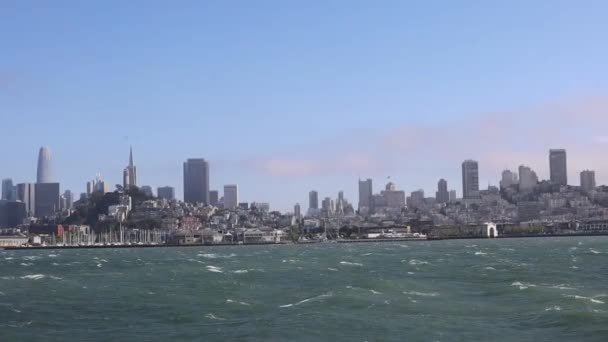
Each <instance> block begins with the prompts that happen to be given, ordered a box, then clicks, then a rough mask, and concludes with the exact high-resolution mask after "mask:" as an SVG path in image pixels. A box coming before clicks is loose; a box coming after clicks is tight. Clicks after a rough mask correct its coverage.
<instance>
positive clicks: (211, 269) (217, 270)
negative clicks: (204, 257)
mask: <svg viewBox="0 0 608 342" xmlns="http://www.w3.org/2000/svg"><path fill="white" fill-rule="evenodd" d="M207 271H209V272H215V273H224V271H222V268H221V267H217V266H207Z"/></svg>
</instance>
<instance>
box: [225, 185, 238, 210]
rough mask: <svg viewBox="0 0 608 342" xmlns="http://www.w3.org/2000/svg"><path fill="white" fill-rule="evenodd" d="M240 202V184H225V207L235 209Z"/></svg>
mask: <svg viewBox="0 0 608 342" xmlns="http://www.w3.org/2000/svg"><path fill="white" fill-rule="evenodd" d="M238 204H239V186H238V185H236V184H231V185H224V209H230V210H234V209H236V207H237V206H238Z"/></svg>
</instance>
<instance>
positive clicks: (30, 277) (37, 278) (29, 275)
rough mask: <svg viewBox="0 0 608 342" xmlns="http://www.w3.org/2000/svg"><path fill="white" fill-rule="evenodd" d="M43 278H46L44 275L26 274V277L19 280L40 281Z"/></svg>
mask: <svg viewBox="0 0 608 342" xmlns="http://www.w3.org/2000/svg"><path fill="white" fill-rule="evenodd" d="M44 277H46V276H45V275H44V274H28V275H25V276H23V277H21V279H32V280H40V279H43V278H44Z"/></svg>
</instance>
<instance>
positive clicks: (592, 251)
mask: <svg viewBox="0 0 608 342" xmlns="http://www.w3.org/2000/svg"><path fill="white" fill-rule="evenodd" d="M589 252H590V253H593V254H602V252H598V251H596V250H595V249H593V248H589Z"/></svg>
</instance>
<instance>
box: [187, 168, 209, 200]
mask: <svg viewBox="0 0 608 342" xmlns="http://www.w3.org/2000/svg"><path fill="white" fill-rule="evenodd" d="M184 202H186V203H192V204H194V203H197V202H199V203H204V204H206V205H209V204H210V201H209V163H208V162H207V161H206V160H205V159H202V158H198V159H188V160H187V161H186V162H185V163H184Z"/></svg>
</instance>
